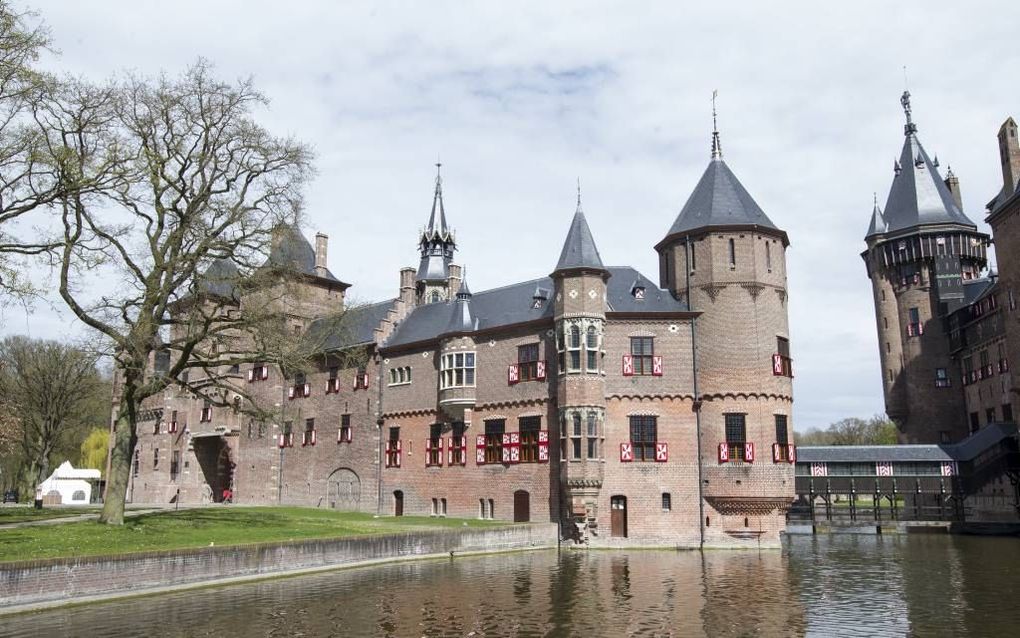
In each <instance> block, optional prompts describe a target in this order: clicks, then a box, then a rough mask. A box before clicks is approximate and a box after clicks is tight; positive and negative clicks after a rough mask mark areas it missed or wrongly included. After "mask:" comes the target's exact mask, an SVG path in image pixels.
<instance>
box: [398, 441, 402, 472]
mask: <svg viewBox="0 0 1020 638" xmlns="http://www.w3.org/2000/svg"><path fill="white" fill-rule="evenodd" d="M401 453H402V449H401V447H400V439H397V467H400V455H401Z"/></svg>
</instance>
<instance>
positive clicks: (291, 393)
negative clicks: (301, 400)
mask: <svg viewBox="0 0 1020 638" xmlns="http://www.w3.org/2000/svg"><path fill="white" fill-rule="evenodd" d="M287 398H288V399H293V398H294V386H291V387H289V388H287Z"/></svg>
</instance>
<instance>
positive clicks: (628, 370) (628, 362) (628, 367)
mask: <svg viewBox="0 0 1020 638" xmlns="http://www.w3.org/2000/svg"><path fill="white" fill-rule="evenodd" d="M623 376H625V377H632V376H634V357H633V355H629V354H625V355H623Z"/></svg>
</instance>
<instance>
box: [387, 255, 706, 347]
mask: <svg viewBox="0 0 1020 638" xmlns="http://www.w3.org/2000/svg"><path fill="white" fill-rule="evenodd" d="M606 270H607V271H608V272H609V275H610V277H609V281H608V282H607V284H606V287H607V290H606V297H607V299H606V301H607V305H608V307H607V311H609V312H650V313H660V312H661V313H677V312H686V311H687V306H686V304H684V303H683V302H681V301H677V300H676V299H674V298H673V296H672V295H670V294H669V292H668V291H666V290H660V289H659V287H658V286H656V285H655V284H654V283H652V281H651V280H650V279H648V278H647V277H645V276H644V275H642V274H641V273H639V272H638V271H637V270H635V269H634V268H631V267H629V266H625V267H609V268H606ZM635 282H640V283H641V284H642V285H644V287H645V298H644V299H643V300H640V301H639V300H637V299H635V298H634V296H633V294H632V292H631V289H632V286H633V284H634V283H635ZM553 289H554V287H553V280H552V279H551V278H550V277H542V278H541V279H532V280H530V281H524V282H521V283H517V284H511V285H509V286H504V287H502V288H494V289H492V290H486V291H483V292H479V293H475V294H473V295H471V298H470V312H471V316H472V318H473V320H474V326H475V330H485V329H488V328H496V327H500V326H510V325H513V324H518V323H525V322H528V321H534V320H538V319H548V320H549V321H552V318H553V305H554V304H553V300H552V298H551V291H552V290H553ZM536 294H545V295H546V301H545V302H543V304H542V307H541V308H539V309H535V308H533V307H532V302H533V301H534V298H535V296H536ZM456 304H457V302H446V303H431V304H426V305H424V306H418V307H417V308H415V309H414V310H413V311H412V312H411V314H410V315H408V316H407V317H406V318H405V319H404V320H403V321H402V322H401V323H400V325H399V326H397V329H396V330H395V331H394V332H393V334H392V335H391V336H390V338H389V339H388V340H387V341H386V343H385V344H384V345H385V347H393V346H401V345H406V344H409V343H417V342H420V341H428V340H431V339H435V338H436V337H439V336H441V335H443V334H446V333H449V332H452V331H451V330H449V329H448V326H449V325H450V322H451V315H452V314H453V312H454V308H452V306H455V305H456ZM457 331H460V330H457Z"/></svg>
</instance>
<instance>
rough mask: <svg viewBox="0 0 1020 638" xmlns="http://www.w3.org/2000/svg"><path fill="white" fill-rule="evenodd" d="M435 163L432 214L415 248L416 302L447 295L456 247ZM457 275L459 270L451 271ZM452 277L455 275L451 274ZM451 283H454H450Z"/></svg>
mask: <svg viewBox="0 0 1020 638" xmlns="http://www.w3.org/2000/svg"><path fill="white" fill-rule="evenodd" d="M441 168H442V164H436V188H435V192H434V193H433V196H432V213H431V215H429V223H428V225H427V226H426V227H425V228H424V229H423V230H422V231H421V235H420V236H419V239H418V248H419V250H420V252H421V260H420V262H419V264H418V272H417V273H416V275H415V284H416V288H417V293H418V303H419V304H426V303H436V302H438V301H447V300H449V299H450V298H451V296H452V295H451V294H450V284H451V263H452V261H453V253H454V251H456V250H457V240H456V237H455V236H454V233H453V231H452V230H451V229H450V227H449V226H448V225H447V223H446V210H445V209H444V207H443V178H442V174H441V173H440V172H439V171H440V169H441ZM453 274H454V275H459V271H458V272H455V273H453ZM455 279H456V277H455ZM454 283H455V282H454Z"/></svg>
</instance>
